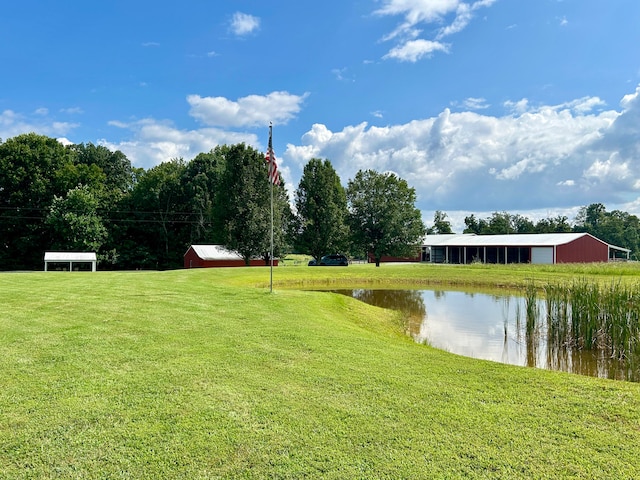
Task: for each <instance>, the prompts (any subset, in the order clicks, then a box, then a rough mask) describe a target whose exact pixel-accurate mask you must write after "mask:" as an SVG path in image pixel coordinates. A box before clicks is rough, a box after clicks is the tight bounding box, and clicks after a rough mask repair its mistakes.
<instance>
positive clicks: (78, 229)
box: [45, 186, 107, 252]
mask: <svg viewBox="0 0 640 480" xmlns="http://www.w3.org/2000/svg"><path fill="white" fill-rule="evenodd" d="M97 210H98V200H97V198H96V197H95V195H94V194H93V193H92V192H91V190H90V189H89V188H88V187H86V186H82V187H76V188H73V189H71V190H69V191H68V192H67V194H66V196H65V197H58V196H54V197H53V201H52V203H51V207H50V209H49V214H48V215H47V218H46V220H45V223H46V224H47V225H48V226H49V227H50V228H51V239H52V242H51V248H52V249H54V250H72V251H79V252H82V251H90V252H97V251H98V250H100V247H101V246H102V244H103V243H104V240H105V239H106V237H107V229H106V228H105V226H104V225H103V223H102V219H101V218H100V216H99V215H98V213H97Z"/></svg>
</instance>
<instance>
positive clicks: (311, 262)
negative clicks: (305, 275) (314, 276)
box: [309, 259, 318, 267]
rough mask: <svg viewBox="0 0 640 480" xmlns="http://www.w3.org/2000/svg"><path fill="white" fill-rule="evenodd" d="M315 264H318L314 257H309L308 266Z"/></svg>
mask: <svg viewBox="0 0 640 480" xmlns="http://www.w3.org/2000/svg"><path fill="white" fill-rule="evenodd" d="M316 265H318V262H316V260H315V259H311V260H309V266H310V267H315V266H316Z"/></svg>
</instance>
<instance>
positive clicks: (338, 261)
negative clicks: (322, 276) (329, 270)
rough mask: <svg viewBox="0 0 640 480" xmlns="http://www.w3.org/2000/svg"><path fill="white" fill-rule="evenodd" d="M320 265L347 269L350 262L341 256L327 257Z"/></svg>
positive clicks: (321, 260)
mask: <svg viewBox="0 0 640 480" xmlns="http://www.w3.org/2000/svg"><path fill="white" fill-rule="evenodd" d="M320 265H324V266H332V265H333V266H340V267H347V266H349V260H348V259H347V257H345V256H344V255H341V254H334V255H325V256H324V257H322V258H321V259H320Z"/></svg>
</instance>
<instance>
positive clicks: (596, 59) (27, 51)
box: [0, 0, 640, 231]
mask: <svg viewBox="0 0 640 480" xmlns="http://www.w3.org/2000/svg"><path fill="white" fill-rule="evenodd" d="M5 3H6V4H5V5H3V9H2V12H1V14H0V60H1V61H2V65H4V68H3V73H2V75H0V138H2V139H7V138H10V137H13V136H16V135H18V134H21V133H26V132H32V131H34V132H37V133H41V134H44V135H48V136H51V137H54V138H59V139H60V141H62V142H72V143H88V142H92V143H94V144H100V145H104V146H107V147H108V148H110V149H114V150H115V149H119V150H121V151H123V152H124V153H125V154H126V155H127V157H128V158H129V159H130V160H131V161H132V163H133V164H134V165H136V166H139V167H144V168H150V167H152V166H154V165H157V164H158V163H160V162H163V161H168V160H170V159H172V158H178V157H182V158H184V159H185V160H190V159H191V158H193V157H194V156H195V155H197V154H198V153H200V152H207V151H209V150H211V149H212V148H214V147H215V146H216V145H218V144H225V143H227V144H232V143H238V142H245V143H247V144H250V145H252V146H254V147H255V148H258V149H260V150H262V151H264V149H265V147H266V144H267V140H268V125H269V122H270V121H271V122H273V125H274V127H273V132H274V138H273V140H274V149H275V152H276V155H277V156H278V159H279V166H280V170H281V172H282V173H283V175H284V178H285V181H286V183H287V188H288V190H289V192H290V194H291V195H293V191H294V190H295V188H296V187H297V185H298V182H299V180H300V175H301V171H302V168H303V167H304V165H305V163H306V162H307V161H308V160H309V159H310V158H312V157H317V158H323V159H324V158H328V159H329V160H331V162H332V163H333V165H334V167H335V168H336V170H337V171H338V174H339V175H340V177H341V179H342V182H343V184H344V185H346V184H347V181H348V180H349V179H350V178H353V176H354V175H355V173H356V172H357V171H358V170H359V169H364V168H372V169H375V170H378V171H392V172H395V173H397V174H398V175H400V176H401V177H402V178H404V179H406V180H407V181H408V182H409V184H410V185H411V186H413V187H414V188H415V189H416V191H417V193H418V207H419V208H420V209H421V210H422V212H423V217H424V220H425V222H426V223H427V224H430V223H431V222H432V220H433V212H434V211H435V210H442V211H445V212H446V213H447V214H448V215H449V218H450V220H452V222H453V224H454V227H455V229H456V230H457V231H461V230H462V228H463V226H464V224H463V219H464V217H465V216H466V215H468V214H470V213H475V214H476V216H480V217H485V216H489V215H490V214H491V213H492V212H494V211H508V212H510V213H520V214H523V215H527V216H529V217H530V218H532V219H534V220H537V219H540V218H544V217H547V216H555V215H567V216H568V217H569V219H570V220H572V219H573V217H574V216H575V213H576V212H577V209H578V208H579V207H581V206H584V205H588V204H590V203H595V202H601V203H603V204H605V206H606V207H607V209H608V210H613V209H616V208H619V209H622V210H624V211H628V212H630V213H634V214H636V215H640V88H639V85H640V48H638V45H640V28H638V25H639V22H640V2H638V1H637V0H609V1H606V2H605V1H602V0H464V1H463V0H354V1H349V2H345V1H343V0H325V1H323V2H303V1H300V0H273V1H271V2H265V1H249V0H246V1H245V0H236V1H227V2H214V1H211V0H183V1H181V2H170V1H166V0H154V1H147V0H127V1H123V0H111V1H109V2H86V1H79V0H60V1H58V2H42V1H34V0H21V1H20V2H17V1H15V2H10V3H9V2H5Z"/></svg>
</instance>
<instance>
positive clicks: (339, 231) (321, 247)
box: [296, 158, 349, 262]
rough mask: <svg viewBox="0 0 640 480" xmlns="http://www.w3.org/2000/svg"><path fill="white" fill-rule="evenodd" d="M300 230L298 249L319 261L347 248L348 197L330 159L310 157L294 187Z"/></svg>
mask: <svg viewBox="0 0 640 480" xmlns="http://www.w3.org/2000/svg"><path fill="white" fill-rule="evenodd" d="M296 209H297V211H298V223H299V232H298V235H297V243H296V245H297V250H298V251H300V252H302V253H307V254H309V255H311V256H312V257H313V258H315V259H316V261H318V262H319V261H320V258H322V256H323V255H328V254H330V253H342V252H345V251H346V250H347V247H348V240H349V232H348V227H347V215H348V211H347V197H346V194H345V190H344V187H343V186H342V185H341V184H340V177H339V176H338V174H337V173H336V171H335V170H334V168H333V166H332V165H331V162H330V161H329V160H325V161H324V162H323V161H322V160H320V159H317V158H313V159H311V160H310V161H309V162H308V163H307V164H306V165H305V167H304V171H303V174H302V178H301V179H300V183H299V185H298V189H297V190H296Z"/></svg>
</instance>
